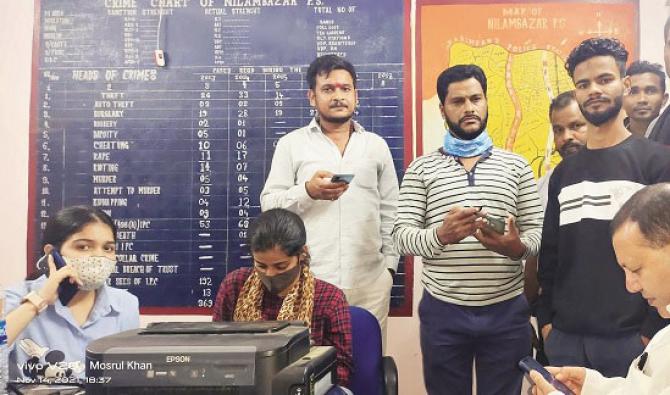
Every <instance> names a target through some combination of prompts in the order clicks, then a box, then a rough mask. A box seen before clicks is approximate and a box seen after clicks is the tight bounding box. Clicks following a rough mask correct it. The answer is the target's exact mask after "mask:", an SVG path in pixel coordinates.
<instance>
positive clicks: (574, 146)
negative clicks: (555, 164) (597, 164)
mask: <svg viewBox="0 0 670 395" xmlns="http://www.w3.org/2000/svg"><path fill="white" fill-rule="evenodd" d="M582 148H584V144H581V143H577V142H575V141H568V142H567V143H565V144H563V146H562V147H561V149H559V150H558V154H559V155H561V158H563V159H565V158H567V157H568V156H570V155H574V154H576V153H577V152H579V150H581V149H582Z"/></svg>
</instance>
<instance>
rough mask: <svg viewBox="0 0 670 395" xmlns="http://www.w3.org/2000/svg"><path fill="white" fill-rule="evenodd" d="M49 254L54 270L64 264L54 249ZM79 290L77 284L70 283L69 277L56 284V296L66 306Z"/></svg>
mask: <svg viewBox="0 0 670 395" xmlns="http://www.w3.org/2000/svg"><path fill="white" fill-rule="evenodd" d="M51 256H52V257H53V260H54V264H55V265H56V270H58V269H60V268H62V267H63V266H65V260H64V259H63V257H62V256H60V254H59V253H58V251H56V250H55V249H53V250H51ZM78 290H79V287H78V286H77V284H71V283H70V279H69V278H65V279H63V281H61V282H60V284H59V285H58V298H59V299H60V302H61V303H62V304H63V306H67V304H68V303H70V300H72V298H73V297H74V295H75V294H76V293H77V291H78Z"/></svg>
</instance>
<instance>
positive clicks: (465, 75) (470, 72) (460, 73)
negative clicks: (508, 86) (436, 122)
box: [437, 64, 486, 104]
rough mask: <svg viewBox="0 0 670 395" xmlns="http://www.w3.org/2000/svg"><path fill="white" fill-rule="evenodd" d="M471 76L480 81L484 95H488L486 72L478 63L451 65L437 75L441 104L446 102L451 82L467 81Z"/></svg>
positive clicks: (438, 95)
mask: <svg viewBox="0 0 670 395" xmlns="http://www.w3.org/2000/svg"><path fill="white" fill-rule="evenodd" d="M470 78H474V79H476V80H477V81H479V84H480V85H481V86H482V90H483V91H484V96H486V74H484V70H482V69H481V67H479V66H477V65H476V64H459V65H456V66H451V67H449V68H448V69H446V70H444V71H443V72H442V73H441V74H440V76H439V77H437V97H439V98H440V104H444V99H445V98H446V97H447V91H448V89H449V84H451V83H452V82H459V81H465V80H467V79H470Z"/></svg>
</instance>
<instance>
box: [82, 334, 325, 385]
mask: <svg viewBox="0 0 670 395" xmlns="http://www.w3.org/2000/svg"><path fill="white" fill-rule="evenodd" d="M335 354H336V352H335V349H334V348H333V347H310V340H309V331H308V330H307V327H306V326H305V324H304V323H303V322H287V321H268V322H263V321H260V322H180V323H177V322H165V323H157V324H152V325H150V326H149V327H147V328H146V329H137V330H130V331H126V332H121V333H118V334H115V335H111V336H107V337H103V338H101V339H98V340H95V341H93V342H91V343H90V344H89V345H88V347H87V349H86V377H87V379H86V381H87V383H86V393H87V394H143V393H152V394H155V393H160V394H176V393H180V394H186V393H188V394H227V395H233V394H234V395H247V394H257V395H285V394H286V395H312V394H314V395H321V394H324V393H326V392H327V391H328V389H330V387H331V386H332V385H333V382H334V381H335V377H336V365H335V361H336V358H335Z"/></svg>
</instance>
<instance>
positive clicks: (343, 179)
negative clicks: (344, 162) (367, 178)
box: [330, 174, 354, 184]
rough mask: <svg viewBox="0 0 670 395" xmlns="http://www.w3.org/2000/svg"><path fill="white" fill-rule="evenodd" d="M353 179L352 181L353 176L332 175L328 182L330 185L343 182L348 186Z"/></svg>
mask: <svg viewBox="0 0 670 395" xmlns="http://www.w3.org/2000/svg"><path fill="white" fill-rule="evenodd" d="M353 179H354V175H353V174H333V176H332V177H331V178H330V182H332V183H336V182H343V183H345V184H349V183H351V180H353Z"/></svg>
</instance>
